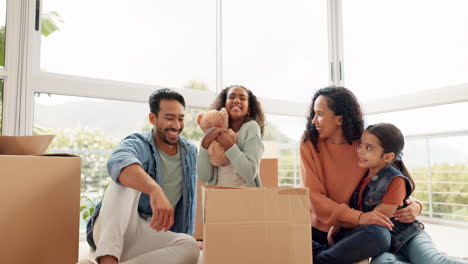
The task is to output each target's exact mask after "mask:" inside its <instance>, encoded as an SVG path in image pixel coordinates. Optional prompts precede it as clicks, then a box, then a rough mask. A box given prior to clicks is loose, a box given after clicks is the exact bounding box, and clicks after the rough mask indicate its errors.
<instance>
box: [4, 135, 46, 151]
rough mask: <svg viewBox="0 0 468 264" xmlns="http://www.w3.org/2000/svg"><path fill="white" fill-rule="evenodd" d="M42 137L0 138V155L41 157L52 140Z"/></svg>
mask: <svg viewBox="0 0 468 264" xmlns="http://www.w3.org/2000/svg"><path fill="white" fill-rule="evenodd" d="M54 137H55V136H53V135H43V136H21V137H15V136H0V155H41V154H43V153H44V152H45V151H46V150H47V148H48V147H49V145H50V143H51V142H52V140H53V139H54Z"/></svg>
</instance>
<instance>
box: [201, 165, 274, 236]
mask: <svg viewBox="0 0 468 264" xmlns="http://www.w3.org/2000/svg"><path fill="white" fill-rule="evenodd" d="M260 180H261V182H262V186H264V187H278V159H276V158H268V159H265V158H263V159H261V161H260ZM203 185H204V184H203V183H202V182H201V181H198V182H197V214H196V218H195V232H194V233H193V235H192V236H193V237H194V238H195V239H196V240H203V222H202V217H201V196H202V195H201V187H202V186H203Z"/></svg>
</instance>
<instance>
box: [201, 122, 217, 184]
mask: <svg viewBox="0 0 468 264" xmlns="http://www.w3.org/2000/svg"><path fill="white" fill-rule="evenodd" d="M220 133H221V131H220V129H218V128H210V129H208V130H207V131H206V134H205V136H203V138H202V140H201V144H200V151H198V159H197V174H198V178H199V179H200V181H202V182H203V183H208V184H210V183H211V182H212V181H213V178H214V177H215V175H214V174H215V169H214V168H213V166H212V165H211V163H210V160H209V156H208V147H209V146H210V144H211V142H213V141H214V140H215V139H216V137H217V136H218V135H219V134H220Z"/></svg>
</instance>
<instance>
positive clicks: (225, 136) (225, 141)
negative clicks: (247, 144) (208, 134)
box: [216, 131, 236, 150]
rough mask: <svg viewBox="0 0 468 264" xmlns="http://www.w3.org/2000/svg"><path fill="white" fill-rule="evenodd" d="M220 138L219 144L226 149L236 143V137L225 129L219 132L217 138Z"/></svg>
mask: <svg viewBox="0 0 468 264" xmlns="http://www.w3.org/2000/svg"><path fill="white" fill-rule="evenodd" d="M216 140H218V143H219V145H220V146H221V147H222V148H223V149H224V150H228V149H230V148H231V147H232V146H234V144H236V140H235V137H233V136H232V135H231V134H230V133H229V132H227V131H223V132H221V133H220V134H219V136H218V137H217V138H216Z"/></svg>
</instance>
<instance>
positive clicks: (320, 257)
mask: <svg viewBox="0 0 468 264" xmlns="http://www.w3.org/2000/svg"><path fill="white" fill-rule="evenodd" d="M335 240H339V241H338V242H337V243H336V244H335V245H333V246H329V245H327V244H320V243H319V242H317V241H314V240H312V248H313V254H314V264H346V263H354V262H358V261H361V260H363V259H368V258H370V257H375V256H378V255H380V254H382V253H383V252H385V251H387V250H388V249H389V248H390V241H391V237H390V232H389V231H388V229H387V228H385V227H383V226H377V225H364V226H359V227H356V228H354V229H344V230H342V231H341V232H340V233H339V234H338V235H337V239H335Z"/></svg>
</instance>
